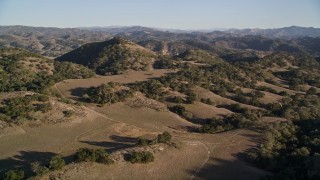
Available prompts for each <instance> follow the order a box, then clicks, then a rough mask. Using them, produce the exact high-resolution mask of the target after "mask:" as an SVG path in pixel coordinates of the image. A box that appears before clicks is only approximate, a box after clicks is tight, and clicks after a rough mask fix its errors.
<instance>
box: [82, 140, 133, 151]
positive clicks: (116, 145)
mask: <svg viewBox="0 0 320 180" xmlns="http://www.w3.org/2000/svg"><path fill="white" fill-rule="evenodd" d="M80 142H82V143H85V144H89V145H93V146H100V147H102V148H104V149H105V150H106V151H107V152H108V153H112V152H115V151H118V150H121V149H126V148H131V147H134V146H135V144H133V143H131V144H128V143H121V142H112V141H80Z"/></svg>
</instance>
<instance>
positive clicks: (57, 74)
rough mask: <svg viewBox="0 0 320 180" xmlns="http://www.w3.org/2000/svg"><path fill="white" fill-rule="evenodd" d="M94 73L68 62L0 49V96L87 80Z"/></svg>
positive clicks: (12, 49) (18, 50)
mask: <svg viewBox="0 0 320 180" xmlns="http://www.w3.org/2000/svg"><path fill="white" fill-rule="evenodd" d="M93 75H94V72H92V71H91V70H90V69H88V68H86V67H84V66H82V65H78V64H74V63H71V62H63V63H60V62H54V61H53V60H51V59H48V58H45V57H43V56H41V55H39V54H35V53H31V52H28V51H25V50H22V49H16V48H3V49H0V92H9V91H21V90H23V91H24V90H31V91H39V90H41V89H43V88H44V87H48V86H50V85H52V84H53V83H54V82H57V81H60V80H63V79H67V78H73V79H76V78H88V77H92V76H93Z"/></svg>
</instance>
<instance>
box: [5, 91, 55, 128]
mask: <svg viewBox="0 0 320 180" xmlns="http://www.w3.org/2000/svg"><path fill="white" fill-rule="evenodd" d="M48 101H49V97H48V96H45V95H40V94H33V95H26V96H24V97H15V98H11V99H5V100H4V101H3V102H2V104H1V106H0V116H1V117H2V118H1V119H2V120H5V121H7V122H15V123H19V122H22V121H23V120H33V119H34V117H33V112H37V111H41V112H43V113H46V112H48V111H49V110H51V109H52V107H51V104H50V103H49V102H48Z"/></svg>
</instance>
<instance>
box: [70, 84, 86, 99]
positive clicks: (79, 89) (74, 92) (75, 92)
mask: <svg viewBox="0 0 320 180" xmlns="http://www.w3.org/2000/svg"><path fill="white" fill-rule="evenodd" d="M86 89H87V88H83V87H77V88H74V89H70V93H71V95H72V96H76V97H78V98H79V99H81V97H82V95H83V94H84V92H85V90H86Z"/></svg>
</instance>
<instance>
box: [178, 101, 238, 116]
mask: <svg viewBox="0 0 320 180" xmlns="http://www.w3.org/2000/svg"><path fill="white" fill-rule="evenodd" d="M183 106H184V107H185V108H186V110H187V111H188V112H190V113H192V114H193V116H194V118H196V119H198V118H199V119H207V118H212V117H215V118H222V117H224V116H226V115H228V114H231V113H232V112H231V111H229V110H228V109H225V108H217V107H214V106H211V105H208V104H204V103H201V102H197V101H196V102H195V103H194V104H183Z"/></svg>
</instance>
